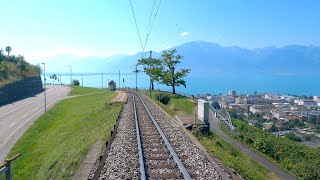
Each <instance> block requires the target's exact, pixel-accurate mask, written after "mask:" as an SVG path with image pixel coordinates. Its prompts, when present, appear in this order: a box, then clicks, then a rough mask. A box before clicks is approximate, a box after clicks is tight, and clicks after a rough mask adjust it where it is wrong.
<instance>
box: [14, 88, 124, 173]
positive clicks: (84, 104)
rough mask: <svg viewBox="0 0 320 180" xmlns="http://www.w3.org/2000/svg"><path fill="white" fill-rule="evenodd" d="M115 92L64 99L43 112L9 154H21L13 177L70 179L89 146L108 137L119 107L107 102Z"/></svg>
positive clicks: (15, 164)
mask: <svg viewBox="0 0 320 180" xmlns="http://www.w3.org/2000/svg"><path fill="white" fill-rule="evenodd" d="M75 90H78V93H80V92H84V90H80V89H75ZM88 92H89V91H88ZM72 94H77V93H75V92H73V93H72ZM115 95H116V93H114V92H107V93H105V94H97V95H91V96H83V97H76V98H71V99H66V100H63V101H61V102H60V103H58V104H57V105H55V106H54V107H52V108H51V109H50V110H49V111H48V112H47V113H46V114H44V115H42V116H41V117H40V118H39V119H38V120H36V121H35V122H34V124H33V125H32V126H31V127H30V128H29V129H28V130H27V131H26V132H25V133H24V135H23V136H22V137H21V138H20V139H19V141H18V142H17V143H16V144H15V145H14V148H13V149H12V150H11V152H10V154H9V155H8V157H11V156H13V155H15V154H17V153H22V156H21V157H20V158H18V159H17V160H16V161H14V163H13V173H14V175H15V178H16V179H70V177H71V176H72V175H73V174H75V172H76V171H77V169H78V168H79V166H80V164H81V162H82V161H83V159H84V158H85V156H86V154H87V153H88V151H89V150H90V148H91V146H92V145H93V144H95V143H96V142H97V141H98V140H99V139H103V140H106V139H108V138H109V135H110V133H109V132H110V131H111V129H112V128H113V125H114V124H115V120H116V118H117V116H118V114H119V111H120V109H121V106H122V105H121V104H117V103H116V104H106V102H108V101H110V100H111V99H112V98H113V97H114V96H115Z"/></svg>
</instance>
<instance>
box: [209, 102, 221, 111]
mask: <svg viewBox="0 0 320 180" xmlns="http://www.w3.org/2000/svg"><path fill="white" fill-rule="evenodd" d="M211 106H212V107H213V108H215V109H218V110H219V109H220V105H219V103H218V102H217V101H214V102H212V103H211Z"/></svg>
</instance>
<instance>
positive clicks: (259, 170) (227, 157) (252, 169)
mask: <svg viewBox="0 0 320 180" xmlns="http://www.w3.org/2000/svg"><path fill="white" fill-rule="evenodd" d="M211 133H212V137H205V136H202V137H200V139H199V140H200V142H201V144H202V145H203V146H204V147H206V149H207V150H208V152H209V153H210V155H211V156H213V157H217V158H219V159H220V160H222V161H223V162H224V163H225V164H226V165H227V166H229V167H231V168H233V169H234V170H236V171H237V172H238V173H239V174H240V175H241V176H242V177H243V178H245V179H278V178H277V177H276V176H275V175H274V174H273V173H272V172H270V171H269V170H267V169H266V168H265V167H263V166H262V165H261V164H259V163H258V162H256V161H255V160H254V159H252V158H250V157H249V156H247V155H246V154H244V153H242V152H241V151H239V150H238V149H236V148H234V147H233V146H232V145H231V144H229V143H227V142H225V141H224V140H223V139H221V138H220V137H218V136H217V135H216V134H214V133H213V132H211Z"/></svg>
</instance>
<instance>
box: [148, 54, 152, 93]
mask: <svg viewBox="0 0 320 180" xmlns="http://www.w3.org/2000/svg"><path fill="white" fill-rule="evenodd" d="M151 57H152V51H150V61H151ZM149 77H150V87H149V96H150V98H151V86H152V82H151V75H149Z"/></svg>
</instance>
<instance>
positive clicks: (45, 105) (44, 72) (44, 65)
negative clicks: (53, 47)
mask: <svg viewBox="0 0 320 180" xmlns="http://www.w3.org/2000/svg"><path fill="white" fill-rule="evenodd" d="M41 64H43V89H44V112H47V96H46V64H45V63H41Z"/></svg>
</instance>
